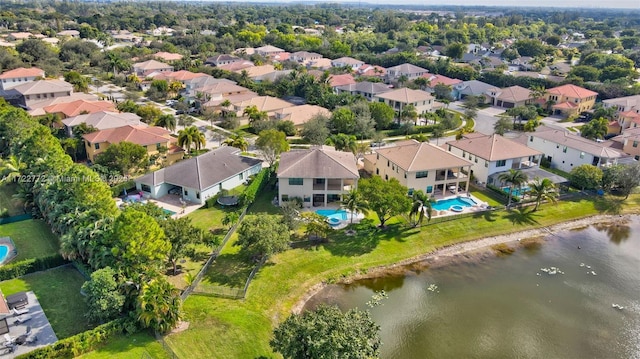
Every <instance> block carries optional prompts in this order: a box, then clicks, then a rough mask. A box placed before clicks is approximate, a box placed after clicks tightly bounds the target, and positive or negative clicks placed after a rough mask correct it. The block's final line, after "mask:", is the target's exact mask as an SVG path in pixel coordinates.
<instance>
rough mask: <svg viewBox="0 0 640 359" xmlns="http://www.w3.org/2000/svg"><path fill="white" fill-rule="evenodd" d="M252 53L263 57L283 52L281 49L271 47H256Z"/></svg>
mask: <svg viewBox="0 0 640 359" xmlns="http://www.w3.org/2000/svg"><path fill="white" fill-rule="evenodd" d="M254 51H255V53H256V54H258V55H260V56H264V57H270V56H275V55H278V54H281V53H283V52H284V50H283V49H281V48H279V47H275V46H272V45H265V46H260V47H256V48H255V49H254Z"/></svg>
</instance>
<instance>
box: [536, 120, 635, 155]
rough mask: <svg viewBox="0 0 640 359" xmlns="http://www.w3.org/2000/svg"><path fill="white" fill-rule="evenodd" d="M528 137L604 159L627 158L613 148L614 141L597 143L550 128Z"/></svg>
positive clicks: (542, 129) (539, 129)
mask: <svg viewBox="0 0 640 359" xmlns="http://www.w3.org/2000/svg"><path fill="white" fill-rule="evenodd" d="M527 135H529V136H534V137H538V138H542V139H544V140H547V141H550V142H553V143H557V144H559V145H562V146H567V147H570V148H573V149H576V150H579V151H582V152H586V153H589V154H592V155H595V156H598V157H602V158H619V157H624V156H625V155H624V154H623V153H622V152H620V151H618V150H616V149H614V148H612V146H613V145H614V144H613V142H612V141H603V142H596V141H592V140H590V139H588V138H584V137H581V136H579V135H574V134H572V133H570V132H567V131H565V130H559V129H554V128H551V127H548V126H540V127H538V129H537V130H536V132H531V133H527Z"/></svg>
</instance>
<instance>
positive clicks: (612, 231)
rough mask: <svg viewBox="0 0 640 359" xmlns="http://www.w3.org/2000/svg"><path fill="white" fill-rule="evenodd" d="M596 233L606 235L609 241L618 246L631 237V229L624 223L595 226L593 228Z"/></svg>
mask: <svg viewBox="0 0 640 359" xmlns="http://www.w3.org/2000/svg"><path fill="white" fill-rule="evenodd" d="M593 227H594V228H595V229H597V230H598V232H603V233H606V234H607V236H608V237H609V240H610V241H611V242H613V243H615V244H620V243H622V242H624V241H626V240H627V239H629V237H631V227H629V226H628V225H627V224H626V223H609V224H597V225H594V226H593Z"/></svg>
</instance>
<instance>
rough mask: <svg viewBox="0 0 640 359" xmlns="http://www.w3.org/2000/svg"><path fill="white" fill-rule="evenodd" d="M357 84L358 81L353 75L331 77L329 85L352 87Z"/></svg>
mask: <svg viewBox="0 0 640 359" xmlns="http://www.w3.org/2000/svg"><path fill="white" fill-rule="evenodd" d="M355 83H356V80H355V79H354V78H353V75H351V74H342V75H331V77H330V78H329V84H330V85H331V87H336V86H344V85H351V84H355Z"/></svg>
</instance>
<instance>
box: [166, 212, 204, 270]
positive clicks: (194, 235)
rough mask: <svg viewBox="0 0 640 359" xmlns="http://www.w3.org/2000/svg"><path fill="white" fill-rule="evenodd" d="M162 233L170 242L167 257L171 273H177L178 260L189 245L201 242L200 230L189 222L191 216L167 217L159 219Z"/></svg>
mask: <svg viewBox="0 0 640 359" xmlns="http://www.w3.org/2000/svg"><path fill="white" fill-rule="evenodd" d="M160 226H161V227H162V229H163V230H164V235H165V237H166V238H167V241H169V244H171V250H169V254H168V256H167V259H168V260H169V262H171V265H172V266H173V275H176V274H178V260H179V259H180V258H183V257H184V256H185V253H186V252H187V250H188V249H189V247H190V246H193V245H196V244H199V243H201V242H202V230H201V229H199V228H196V227H194V226H193V225H192V224H191V218H187V217H182V218H177V219H173V218H167V219H165V220H162V221H160Z"/></svg>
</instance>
